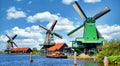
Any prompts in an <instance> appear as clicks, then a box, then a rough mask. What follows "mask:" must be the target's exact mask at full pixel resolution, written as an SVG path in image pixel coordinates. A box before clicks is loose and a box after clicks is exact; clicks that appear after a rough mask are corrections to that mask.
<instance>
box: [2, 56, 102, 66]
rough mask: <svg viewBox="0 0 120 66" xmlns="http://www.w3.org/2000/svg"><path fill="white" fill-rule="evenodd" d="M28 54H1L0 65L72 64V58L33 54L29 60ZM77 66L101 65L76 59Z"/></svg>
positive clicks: (51, 65) (46, 65)
mask: <svg viewBox="0 0 120 66" xmlns="http://www.w3.org/2000/svg"><path fill="white" fill-rule="evenodd" d="M29 57H30V56H29V55H28V54H24V55H23V54H1V55H0V66H74V65H73V59H54V58H46V57H45V56H40V55H33V62H32V63H31V62H30V58H29ZM77 66H103V65H99V64H98V63H94V62H93V61H92V60H77Z"/></svg>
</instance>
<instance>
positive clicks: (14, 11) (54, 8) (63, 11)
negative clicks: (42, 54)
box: [0, 0, 120, 50]
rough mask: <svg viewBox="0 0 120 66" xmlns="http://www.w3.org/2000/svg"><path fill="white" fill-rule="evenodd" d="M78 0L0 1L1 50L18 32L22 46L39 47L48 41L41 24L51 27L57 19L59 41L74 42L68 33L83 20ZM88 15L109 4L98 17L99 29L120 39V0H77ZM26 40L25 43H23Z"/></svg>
mask: <svg viewBox="0 0 120 66" xmlns="http://www.w3.org/2000/svg"><path fill="white" fill-rule="evenodd" d="M74 1H75V0H0V48H1V49H0V50H4V49H5V47H6V41H7V40H8V38H7V37H6V36H5V34H8V35H9V36H10V37H12V36H13V35H14V34H18V36H17V38H16V39H15V40H14V41H15V43H16V44H17V45H18V46H19V47H30V48H33V47H36V48H40V46H39V44H42V43H43V42H44V37H45V32H44V31H42V30H41V29H40V28H39V27H38V25H42V26H44V27H46V28H48V29H49V28H50V26H51V24H52V22H53V20H55V19H56V20H58V22H57V25H56V26H55V29H54V31H55V32H56V33H58V34H60V35H61V36H63V39H59V38H58V37H55V41H56V43H57V42H65V43H67V44H68V45H71V43H70V41H72V40H74V39H75V37H79V36H82V34H79V35H77V36H75V37H72V38H69V37H68V36H67V33H68V32H70V31H71V30H72V29H74V28H76V27H77V26H79V25H81V24H82V23H83V20H82V19H81V18H80V16H79V14H78V13H77V12H76V11H75V9H74V8H73V6H72V5H73V3H74ZM76 1H78V3H79V5H80V6H81V7H82V9H83V11H84V12H85V14H86V15H87V16H88V17H90V16H94V15H95V14H96V13H98V12H99V11H101V10H102V9H103V8H104V7H106V6H107V7H109V8H110V9H111V11H110V12H109V13H107V14H105V15H104V16H102V17H101V18H99V19H97V20H96V25H97V28H98V29H99V31H100V33H101V34H102V36H103V37H104V38H105V39H106V40H110V39H120V18H119V17H120V15H119V12H120V8H119V6H120V5H119V2H120V1H119V0H115V1H111V0H76ZM21 41H22V42H21Z"/></svg>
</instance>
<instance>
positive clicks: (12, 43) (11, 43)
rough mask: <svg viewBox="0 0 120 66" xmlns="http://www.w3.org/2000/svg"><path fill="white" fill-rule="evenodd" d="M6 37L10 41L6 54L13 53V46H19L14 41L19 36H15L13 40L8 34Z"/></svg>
mask: <svg viewBox="0 0 120 66" xmlns="http://www.w3.org/2000/svg"><path fill="white" fill-rule="evenodd" d="M6 36H7V38H8V40H7V48H6V50H5V52H8V53H10V52H11V51H12V49H13V48H14V47H13V45H15V46H16V47H18V46H17V44H16V43H15V42H14V41H13V40H14V39H15V38H16V37H17V34H16V35H14V36H13V37H12V38H10V37H9V36H8V35H7V34H6Z"/></svg>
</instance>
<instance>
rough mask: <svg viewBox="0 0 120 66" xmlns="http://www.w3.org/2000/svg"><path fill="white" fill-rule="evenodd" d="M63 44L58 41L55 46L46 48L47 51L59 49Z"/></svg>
mask: <svg viewBox="0 0 120 66" xmlns="http://www.w3.org/2000/svg"><path fill="white" fill-rule="evenodd" d="M63 45H64V43H58V44H56V45H55V46H52V47H50V48H48V51H55V50H59V49H60V48H61V47H62V46H63Z"/></svg>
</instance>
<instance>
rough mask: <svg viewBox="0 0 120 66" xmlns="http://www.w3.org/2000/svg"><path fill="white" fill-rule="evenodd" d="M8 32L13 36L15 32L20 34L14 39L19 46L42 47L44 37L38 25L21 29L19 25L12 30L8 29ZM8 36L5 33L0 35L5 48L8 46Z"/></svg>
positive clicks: (0, 41)
mask: <svg viewBox="0 0 120 66" xmlns="http://www.w3.org/2000/svg"><path fill="white" fill-rule="evenodd" d="M6 33H7V34H8V35H9V36H10V37H11V38H12V37H13V36H14V35H15V34H17V35H18V36H17V37H16V39H15V40H14V42H15V43H16V44H17V45H18V47H30V48H33V47H37V48H38V49H40V46H39V44H41V43H43V41H44V37H43V35H44V34H42V33H41V31H40V29H39V27H38V26H35V25H33V26H31V27H26V28H24V29H21V28H19V27H14V28H12V29H11V30H6ZM7 40H8V38H7V37H6V36H5V35H1V36H0V44H4V49H5V48H6V46H5V45H6V44H7V42H6V41H7Z"/></svg>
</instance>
